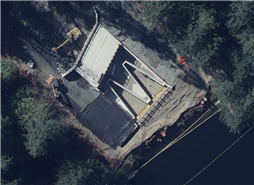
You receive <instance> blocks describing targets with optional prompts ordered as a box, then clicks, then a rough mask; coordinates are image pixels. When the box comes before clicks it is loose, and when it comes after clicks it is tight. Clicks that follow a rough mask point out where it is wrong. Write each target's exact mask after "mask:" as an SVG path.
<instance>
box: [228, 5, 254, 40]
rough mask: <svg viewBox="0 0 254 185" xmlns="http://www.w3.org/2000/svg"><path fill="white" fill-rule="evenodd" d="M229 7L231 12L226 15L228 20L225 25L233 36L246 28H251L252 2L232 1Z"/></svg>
mask: <svg viewBox="0 0 254 185" xmlns="http://www.w3.org/2000/svg"><path fill="white" fill-rule="evenodd" d="M230 7H231V11H230V12H229V13H228V17H229V20H228V22H227V23H226V25H227V27H228V28H229V30H230V32H231V34H232V35H233V36H236V35H237V34H238V33H239V32H241V31H242V30H245V29H246V28H253V26H254V2H251V1H234V2H231V4H230Z"/></svg>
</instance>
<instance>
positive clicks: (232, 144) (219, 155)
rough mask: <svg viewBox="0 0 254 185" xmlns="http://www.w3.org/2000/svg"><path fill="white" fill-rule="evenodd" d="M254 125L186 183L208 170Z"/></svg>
mask: <svg viewBox="0 0 254 185" xmlns="http://www.w3.org/2000/svg"><path fill="white" fill-rule="evenodd" d="M253 127H254V125H253V126H252V127H251V128H250V129H249V130H247V131H246V132H245V133H244V134H243V135H241V136H240V137H239V138H238V139H237V140H235V142H233V143H232V144H231V145H230V146H229V147H227V148H226V149H225V150H224V151H223V152H222V153H220V155H218V156H217V157H216V158H215V159H214V160H212V162H210V163H209V164H208V165H206V166H205V167H204V168H203V169H202V170H201V171H200V172H198V173H197V174H196V175H195V176H193V177H192V178H191V179H190V180H188V181H187V182H186V183H185V184H184V185H186V184H188V183H189V182H191V181H192V180H193V179H194V178H196V177H197V176H198V175H199V174H201V173H202V172H203V171H204V170H206V169H207V168H208V167H209V166H210V165H212V164H213V163H214V162H215V161H216V160H217V159H219V158H220V157H221V156H222V155H223V154H224V153H226V152H227V151H228V150H229V149H230V148H231V147H232V146H233V145H235V144H236V143H237V142H238V141H239V140H240V139H242V137H243V136H245V135H246V134H247V133H248V132H249V131H250V130H251V129H252V128H253Z"/></svg>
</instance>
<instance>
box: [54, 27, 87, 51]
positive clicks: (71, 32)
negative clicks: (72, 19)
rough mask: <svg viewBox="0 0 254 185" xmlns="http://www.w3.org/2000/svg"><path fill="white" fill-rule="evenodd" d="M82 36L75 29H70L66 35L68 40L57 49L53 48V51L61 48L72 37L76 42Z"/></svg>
mask: <svg viewBox="0 0 254 185" xmlns="http://www.w3.org/2000/svg"><path fill="white" fill-rule="evenodd" d="M81 35H82V33H81V31H80V30H79V29H78V28H77V27H76V28H74V29H72V30H71V31H70V32H68V33H67V36H68V38H67V39H66V40H65V41H64V42H63V43H62V44H61V45H59V46H58V47H53V48H52V50H53V51H57V50H58V49H59V48H61V47H63V46H64V45H65V44H66V43H67V42H69V40H70V39H71V38H72V37H74V39H75V40H77V39H78V38H79V37H80V36H81Z"/></svg>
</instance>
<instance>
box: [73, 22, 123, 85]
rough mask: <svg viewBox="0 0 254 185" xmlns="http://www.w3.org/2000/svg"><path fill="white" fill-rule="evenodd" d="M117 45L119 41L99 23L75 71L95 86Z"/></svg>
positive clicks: (105, 69)
mask: <svg viewBox="0 0 254 185" xmlns="http://www.w3.org/2000/svg"><path fill="white" fill-rule="evenodd" d="M119 45H120V42H119V41H118V40H116V39H115V38H114V37H113V36H112V35H111V34H110V33H109V32H108V31H107V30H106V29H105V28H103V27H102V26H101V25H99V26H98V27H97V29H96V31H95V33H94V35H93V37H92V38H91V40H90V42H89V45H88V46H87V48H86V50H85V51H84V54H83V56H82V58H81V61H80V63H81V64H80V66H79V67H77V68H76V71H77V72H78V73H79V74H80V75H81V76H82V77H84V78H85V79H86V80H87V81H88V82H89V83H90V84H91V85H92V86H94V87H95V88H97V87H98V86H99V83H100V80H101V78H103V75H104V74H105V73H106V71H107V69H108V67H109V65H110V62H111V60H112V59H113V57H114V55H115V53H116V51H117V49H118V47H119Z"/></svg>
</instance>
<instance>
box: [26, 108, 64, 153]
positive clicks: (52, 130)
mask: <svg viewBox="0 0 254 185" xmlns="http://www.w3.org/2000/svg"><path fill="white" fill-rule="evenodd" d="M50 114H51V113H49V112H45V111H42V112H41V114H40V115H39V117H34V118H33V119H32V121H31V123H29V124H26V125H25V126H24V128H25V130H26V131H27V134H24V136H25V138H26V142H25V143H24V145H25V146H26V148H27V149H28V150H29V154H30V155H32V156H33V157H38V156H41V155H45V153H46V150H45V147H46V146H47V145H48V141H49V140H54V138H55V137H56V136H57V135H59V134H60V130H59V129H57V128H56V126H55V125H56V124H57V121H56V120H52V119H50V118H49V117H50Z"/></svg>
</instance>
